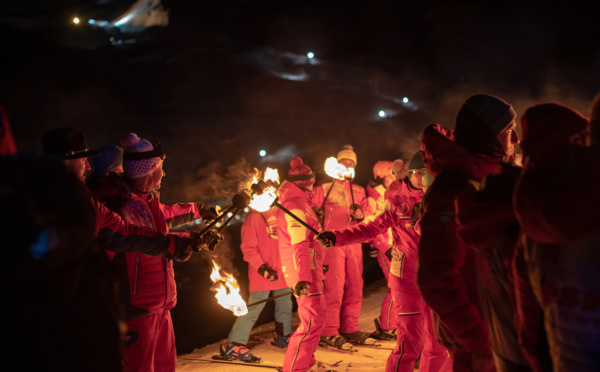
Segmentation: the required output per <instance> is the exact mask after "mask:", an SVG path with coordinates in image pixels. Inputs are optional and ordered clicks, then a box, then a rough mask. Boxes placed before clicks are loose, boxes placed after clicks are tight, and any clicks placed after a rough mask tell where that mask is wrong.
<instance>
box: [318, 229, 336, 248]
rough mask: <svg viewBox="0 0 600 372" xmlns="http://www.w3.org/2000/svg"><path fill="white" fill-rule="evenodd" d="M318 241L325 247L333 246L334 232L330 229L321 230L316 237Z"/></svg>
mask: <svg viewBox="0 0 600 372" xmlns="http://www.w3.org/2000/svg"><path fill="white" fill-rule="evenodd" d="M316 239H317V240H318V241H319V243H321V245H322V246H323V247H325V248H331V247H333V246H335V234H334V233H333V232H331V231H323V232H322V233H320V234H319V235H317V238H316Z"/></svg>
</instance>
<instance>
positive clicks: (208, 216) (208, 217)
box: [196, 203, 221, 221]
mask: <svg viewBox="0 0 600 372" xmlns="http://www.w3.org/2000/svg"><path fill="white" fill-rule="evenodd" d="M196 204H197V205H198V210H199V211H200V217H202V219H203V220H204V221H214V220H215V219H217V217H219V212H221V207H219V206H218V205H217V206H216V207H213V206H210V205H202V204H200V203H196Z"/></svg>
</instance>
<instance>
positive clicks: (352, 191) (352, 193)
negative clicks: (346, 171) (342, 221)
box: [348, 179, 354, 205]
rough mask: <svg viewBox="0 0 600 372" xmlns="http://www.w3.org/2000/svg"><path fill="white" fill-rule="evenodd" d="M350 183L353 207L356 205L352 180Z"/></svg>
mask: <svg viewBox="0 0 600 372" xmlns="http://www.w3.org/2000/svg"><path fill="white" fill-rule="evenodd" d="M348 182H349V183H350V196H351V197H352V205H354V190H352V179H349V180H348Z"/></svg>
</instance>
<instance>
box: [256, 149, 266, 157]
mask: <svg viewBox="0 0 600 372" xmlns="http://www.w3.org/2000/svg"><path fill="white" fill-rule="evenodd" d="M258 155H260V156H265V155H267V152H266V151H265V150H260V151H259V152H258Z"/></svg>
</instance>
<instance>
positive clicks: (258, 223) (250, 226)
mask: <svg viewBox="0 0 600 372" xmlns="http://www.w3.org/2000/svg"><path fill="white" fill-rule="evenodd" d="M266 228H267V226H266V224H265V222H264V220H263V219H262V217H261V216H260V214H258V213H250V214H248V215H247V216H246V219H245V220H244V223H243V224H242V231H241V240H242V244H241V245H240V248H241V250H242V253H243V254H244V261H246V262H248V264H249V265H250V267H252V268H253V269H254V270H258V268H259V267H261V266H262V265H263V264H264V263H265V261H264V259H263V257H262V255H261V254H260V249H259V241H258V229H266Z"/></svg>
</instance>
